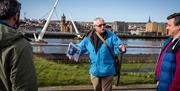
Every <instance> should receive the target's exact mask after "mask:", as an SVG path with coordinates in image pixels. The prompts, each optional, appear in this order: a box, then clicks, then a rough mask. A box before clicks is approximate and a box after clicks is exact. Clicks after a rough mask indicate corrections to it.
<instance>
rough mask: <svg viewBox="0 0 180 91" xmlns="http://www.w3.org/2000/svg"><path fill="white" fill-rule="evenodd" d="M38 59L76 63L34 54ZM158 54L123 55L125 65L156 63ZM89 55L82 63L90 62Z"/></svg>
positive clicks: (65, 59)
mask: <svg viewBox="0 0 180 91" xmlns="http://www.w3.org/2000/svg"><path fill="white" fill-rule="evenodd" d="M34 55H35V56H37V57H42V58H44V59H47V60H51V61H54V62H64V61H65V63H66V62H70V63H71V62H75V61H73V60H69V58H68V57H67V56H66V55H65V54H55V53H51V54H44V53H34ZM157 57H158V54H124V55H123V59H122V60H123V63H147V62H150V63H155V61H156V59H157ZM88 60H89V59H88V55H83V56H81V57H80V59H79V62H80V63H84V62H85V63H87V62H88Z"/></svg>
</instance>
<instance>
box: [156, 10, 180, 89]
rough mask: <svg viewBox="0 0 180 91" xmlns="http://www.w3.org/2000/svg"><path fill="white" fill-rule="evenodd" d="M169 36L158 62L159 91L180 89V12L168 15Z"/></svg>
mask: <svg viewBox="0 0 180 91" xmlns="http://www.w3.org/2000/svg"><path fill="white" fill-rule="evenodd" d="M167 19H168V21H167V26H166V29H167V30H168V35H169V38H168V39H167V40H166V41H165V42H164V45H163V47H162V51H161V53H160V56H159V59H158V61H157V63H156V70H155V71H156V72H155V77H156V80H157V91H180V13H174V14H172V15H170V16H168V17H167Z"/></svg>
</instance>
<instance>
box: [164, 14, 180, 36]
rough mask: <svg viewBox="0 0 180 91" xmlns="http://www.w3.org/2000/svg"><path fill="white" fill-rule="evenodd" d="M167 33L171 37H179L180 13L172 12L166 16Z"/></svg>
mask: <svg viewBox="0 0 180 91" xmlns="http://www.w3.org/2000/svg"><path fill="white" fill-rule="evenodd" d="M167 20H168V21H167V26H166V29H167V30H168V35H169V36H172V37H173V38H176V37H180V36H179V35H180V13H174V14H172V15H170V16H168V17H167Z"/></svg>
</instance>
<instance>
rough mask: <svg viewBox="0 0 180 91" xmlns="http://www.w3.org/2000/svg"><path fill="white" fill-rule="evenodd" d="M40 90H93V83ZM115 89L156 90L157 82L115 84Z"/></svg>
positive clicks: (127, 90)
mask: <svg viewBox="0 0 180 91" xmlns="http://www.w3.org/2000/svg"><path fill="white" fill-rule="evenodd" d="M38 91H93V87H92V86H91V85H80V86H54V87H39V88H38ZM113 91H156V85H155V84H141V85H125V86H113Z"/></svg>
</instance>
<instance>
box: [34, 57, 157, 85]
mask: <svg viewBox="0 0 180 91" xmlns="http://www.w3.org/2000/svg"><path fill="white" fill-rule="evenodd" d="M33 60H34V63H35V68H36V73H37V77H38V85H39V86H57V85H61V86H62V85H90V84H91V81H90V76H89V72H88V71H89V64H87V63H74V64H65V63H59V64H58V63H55V62H50V61H47V60H45V59H42V58H39V57H34V58H33ZM139 66H141V67H154V66H153V64H149V65H146V64H143V65H140V64H139V63H138V64H123V65H122V69H133V68H137V67H139ZM115 81H116V80H114V82H115ZM120 83H121V85H126V84H139V83H140V84H145V83H154V75H153V73H152V72H144V73H142V72H141V73H140V72H121V79H120Z"/></svg>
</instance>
